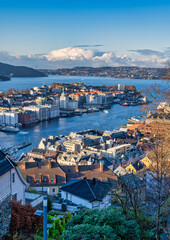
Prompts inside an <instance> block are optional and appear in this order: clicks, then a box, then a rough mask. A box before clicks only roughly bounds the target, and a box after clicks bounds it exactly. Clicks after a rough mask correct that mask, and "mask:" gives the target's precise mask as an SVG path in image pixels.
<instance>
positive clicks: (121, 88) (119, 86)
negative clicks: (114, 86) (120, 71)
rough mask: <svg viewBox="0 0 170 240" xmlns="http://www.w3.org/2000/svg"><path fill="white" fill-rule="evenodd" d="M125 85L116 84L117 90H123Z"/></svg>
mask: <svg viewBox="0 0 170 240" xmlns="http://www.w3.org/2000/svg"><path fill="white" fill-rule="evenodd" d="M125 87H126V86H125V85H124V84H118V91H125Z"/></svg>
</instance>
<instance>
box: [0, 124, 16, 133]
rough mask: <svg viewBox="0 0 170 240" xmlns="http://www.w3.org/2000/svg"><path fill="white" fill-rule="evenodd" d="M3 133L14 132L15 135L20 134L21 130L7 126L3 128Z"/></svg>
mask: <svg viewBox="0 0 170 240" xmlns="http://www.w3.org/2000/svg"><path fill="white" fill-rule="evenodd" d="M1 131H3V132H13V133H17V132H19V131H20V130H19V128H18V127H13V126H5V127H3V128H1Z"/></svg>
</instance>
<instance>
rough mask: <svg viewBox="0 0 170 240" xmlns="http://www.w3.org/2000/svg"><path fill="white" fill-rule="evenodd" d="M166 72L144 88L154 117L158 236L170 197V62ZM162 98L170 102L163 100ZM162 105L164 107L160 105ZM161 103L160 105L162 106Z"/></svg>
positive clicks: (151, 184)
mask: <svg viewBox="0 0 170 240" xmlns="http://www.w3.org/2000/svg"><path fill="white" fill-rule="evenodd" d="M165 71H166V73H167V74H166V76H165V77H164V79H163V80H162V84H159V85H158V84H155V85H153V86H151V87H150V88H148V89H147V90H146V91H144V94H145V95H146V96H147V97H148V98H149V99H150V101H152V104H151V105H150V106H149V107H147V109H146V110H147V111H148V110H149V111H150V116H154V118H153V119H152V125H151V132H152V136H153V138H152V144H151V146H150V151H149V152H148V157H149V159H150V160H151V166H150V171H149V172H148V178H147V179H148V189H149V190H148V192H147V194H149V192H150V197H151V198H152V202H153V203H154V204H155V206H156V208H155V223H156V238H157V239H160V237H161V233H162V231H163V230H164V229H165V227H164V224H165V222H166V221H165V219H164V222H162V208H163V207H164V205H165V203H166V201H167V199H168V198H169V187H170V182H169V177H170V160H169V159H170V146H169V142H170V135H169V114H170V107H169V100H170V86H169V79H170V63H167V68H166V69H165ZM161 102H167V104H162V105H161V106H160V103H161ZM159 106H160V107H159ZM158 107H159V108H158Z"/></svg>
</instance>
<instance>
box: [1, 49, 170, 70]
mask: <svg viewBox="0 0 170 240" xmlns="http://www.w3.org/2000/svg"><path fill="white" fill-rule="evenodd" d="M169 59H170V47H167V48H166V49H165V50H164V51H156V50H152V49H137V50H129V56H128V55H123V56H121V55H117V54H115V53H114V52H102V51H96V50H89V49H85V48H83V47H78V46H77V47H68V48H63V49H57V50H53V51H51V52H49V53H45V54H29V55H22V56H11V55H10V54H9V53H7V52H0V61H1V62H5V63H9V64H14V65H25V66H30V67H35V66H37V67H38V68H49V69H56V68H67V67H68V68H71V67H75V66H91V67H101V66H112V67H115V66H139V67H165V64H166V62H167V61H168V60H169Z"/></svg>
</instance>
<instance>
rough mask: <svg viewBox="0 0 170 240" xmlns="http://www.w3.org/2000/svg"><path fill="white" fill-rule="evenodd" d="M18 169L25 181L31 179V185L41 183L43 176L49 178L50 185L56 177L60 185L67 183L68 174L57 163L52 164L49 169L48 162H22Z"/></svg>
mask: <svg viewBox="0 0 170 240" xmlns="http://www.w3.org/2000/svg"><path fill="white" fill-rule="evenodd" d="M24 164H25V167H26V168H25V169H24V166H23V165H24ZM18 167H19V169H20V171H21V173H22V175H23V177H24V179H25V180H27V181H28V178H29V177H30V180H29V181H28V182H29V183H30V185H34V184H35V182H34V181H36V180H39V181H40V180H41V174H42V175H43V176H46V177H47V180H48V181H47V183H49V182H50V181H51V180H56V177H57V179H58V184H64V183H65V182H66V174H65V172H64V171H63V170H62V169H61V167H60V165H59V164H58V163H57V162H51V167H49V162H48V161H41V162H39V163H37V162H25V163H24V162H22V163H21V162H20V163H19V164H18ZM54 183H55V182H54Z"/></svg>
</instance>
